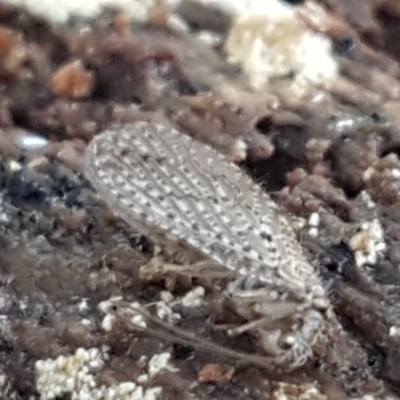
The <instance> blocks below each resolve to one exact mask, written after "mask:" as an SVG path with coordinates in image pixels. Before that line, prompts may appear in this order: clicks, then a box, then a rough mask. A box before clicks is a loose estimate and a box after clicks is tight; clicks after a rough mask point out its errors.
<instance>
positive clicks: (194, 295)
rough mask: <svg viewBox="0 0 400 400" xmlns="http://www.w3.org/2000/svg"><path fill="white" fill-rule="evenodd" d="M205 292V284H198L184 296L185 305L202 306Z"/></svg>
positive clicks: (188, 306) (183, 302)
mask: <svg viewBox="0 0 400 400" xmlns="http://www.w3.org/2000/svg"><path fill="white" fill-rule="evenodd" d="M205 293H206V290H205V289H204V287H203V286H198V287H196V288H194V289H193V290H191V291H190V292H189V293H187V294H186V295H185V296H184V297H183V298H182V305H183V307H187V308H195V307H201V306H202V305H203V304H204V296H205Z"/></svg>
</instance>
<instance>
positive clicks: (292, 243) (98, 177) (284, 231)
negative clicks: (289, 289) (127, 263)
mask: <svg viewBox="0 0 400 400" xmlns="http://www.w3.org/2000/svg"><path fill="white" fill-rule="evenodd" d="M85 172H86V175H87V177H88V178H89V180H90V181H91V182H92V183H93V185H94V186H95V188H96V189H97V190H98V192H99V193H100V194H101V196H102V197H103V198H104V200H105V201H106V203H107V204H108V205H109V206H110V207H111V208H112V210H113V211H114V212H115V213H116V214H117V215H119V216H120V217H121V218H122V219H124V220H125V221H126V222H127V223H129V224H131V225H133V226H136V228H139V229H142V230H143V231H144V232H143V233H147V232H151V231H150V230H149V229H157V230H160V231H162V232H165V233H167V234H169V235H171V236H174V237H176V238H179V239H182V240H184V241H186V242H187V243H189V244H190V245H191V246H193V247H195V248H196V249H198V250H200V251H202V252H203V253H204V254H205V255H206V256H208V257H209V258H210V259H212V260H213V261H216V262H218V263H221V264H223V265H224V266H225V267H227V268H230V269H232V270H235V271H237V272H238V273H239V274H240V275H242V276H246V282H247V284H246V285H245V286H246V287H245V288H247V289H249V288H251V287H253V286H258V287H259V286H260V285H261V286H262V285H268V284H277V285H280V284H284V283H285V282H287V281H288V280H289V281H290V282H292V283H293V284H294V285H299V286H302V287H304V285H305V282H306V281H307V280H308V279H309V278H311V279H312V277H313V276H314V272H313V269H312V267H311V266H310V264H309V263H308V262H307V260H306V259H305V258H304V255H303V253H302V250H301V248H300V247H299V245H298V243H297V242H296V240H295V236H294V233H293V232H292V230H291V229H290V227H289V226H288V224H287V223H286V221H285V219H284V218H283V221H281V219H282V217H281V216H279V212H278V210H277V208H276V205H275V203H274V202H273V201H272V200H271V199H270V197H269V196H268V195H267V194H266V193H264V192H263V191H262V189H261V188H260V187H259V186H257V185H256V184H254V182H253V181H252V180H251V178H250V177H248V176H247V175H246V174H245V173H244V172H243V171H242V170H241V169H240V168H239V167H237V166H236V165H234V164H233V163H231V162H229V161H228V160H227V159H226V158H225V157H224V156H223V155H221V154H219V153H218V152H217V151H215V150H214V149H213V148H211V147H210V146H208V145H206V144H203V143H200V142H198V141H196V140H194V139H192V138H191V137H189V136H187V135H185V134H183V133H181V132H179V131H177V130H175V129H171V128H169V127H166V126H163V125H160V124H155V123H149V122H137V123H132V124H128V125H123V126H120V127H117V128H115V129H110V130H107V131H105V132H103V133H102V134H100V135H98V136H97V137H95V138H94V139H93V141H92V142H91V144H90V145H89V147H88V150H87V155H86V164H85Z"/></svg>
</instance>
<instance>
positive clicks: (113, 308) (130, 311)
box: [98, 296, 147, 332]
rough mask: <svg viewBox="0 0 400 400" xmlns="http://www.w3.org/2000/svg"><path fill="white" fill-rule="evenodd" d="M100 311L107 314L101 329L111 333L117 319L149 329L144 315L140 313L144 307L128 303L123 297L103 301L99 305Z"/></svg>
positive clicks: (135, 303)
mask: <svg viewBox="0 0 400 400" xmlns="http://www.w3.org/2000/svg"><path fill="white" fill-rule="evenodd" d="M98 309H99V311H101V312H102V313H103V314H105V316H104V318H103V321H102V323H101V327H102V328H103V329H104V330H105V331H107V332H110V331H111V330H112V329H113V326H114V323H115V321H116V319H117V318H123V319H124V320H125V321H127V322H128V321H129V322H131V323H132V324H133V325H135V326H136V327H140V328H143V329H145V328H146V327H147V324H146V321H145V319H144V317H143V315H142V314H141V313H140V312H139V310H141V309H142V306H141V305H140V304H139V303H137V302H133V303H126V302H124V300H123V298H122V297H121V296H118V297H112V298H110V299H109V300H105V301H102V302H101V303H100V304H99V305H98Z"/></svg>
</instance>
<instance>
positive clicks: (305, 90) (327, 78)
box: [225, 0, 339, 98]
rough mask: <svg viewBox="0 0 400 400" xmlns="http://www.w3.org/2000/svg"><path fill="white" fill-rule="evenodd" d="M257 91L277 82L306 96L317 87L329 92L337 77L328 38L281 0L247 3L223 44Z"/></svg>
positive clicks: (336, 69) (336, 65) (335, 63)
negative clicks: (306, 24)
mask: <svg viewBox="0 0 400 400" xmlns="http://www.w3.org/2000/svg"><path fill="white" fill-rule="evenodd" d="M225 51H226V53H227V55H228V60H229V61H231V62H232V63H235V64H238V65H239V66H240V67H241V68H242V71H243V72H244V74H245V75H246V76H247V78H248V81H249V83H250V85H251V87H252V88H253V90H255V91H265V89H266V86H267V85H268V84H270V83H272V82H275V81H282V80H285V81H287V82H288V83H289V86H288V87H289V88H290V93H291V95H294V96H296V97H297V98H302V97H304V96H306V95H307V94H309V93H310V92H311V91H312V89H313V88H315V87H323V88H328V89H329V88H331V87H332V85H333V84H334V82H335V80H336V78H337V76H338V70H339V69H338V63H337V61H336V60H335V59H334V57H333V53H332V46H331V42H330V40H329V39H328V38H327V37H325V36H323V35H321V34H318V33H315V32H312V31H311V30H309V29H308V28H307V27H306V26H305V25H304V24H303V22H302V21H301V20H300V18H299V16H298V14H297V12H296V9H295V8H294V7H291V6H288V5H286V4H284V3H283V2H281V1H279V0H270V1H269V2H268V6H267V7H266V6H265V2H262V1H258V0H253V1H247V2H246V4H245V8H243V9H242V11H241V12H237V14H236V16H235V17H234V23H233V24H232V28H231V31H230V34H229V37H228V39H227V42H226V44H225Z"/></svg>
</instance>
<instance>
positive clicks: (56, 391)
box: [35, 348, 165, 400]
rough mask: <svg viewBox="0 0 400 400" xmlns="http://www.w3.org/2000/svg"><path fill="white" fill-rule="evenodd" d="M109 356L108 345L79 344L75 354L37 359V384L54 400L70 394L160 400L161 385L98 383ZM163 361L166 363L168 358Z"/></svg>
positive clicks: (97, 399)
mask: <svg viewBox="0 0 400 400" xmlns="http://www.w3.org/2000/svg"><path fill="white" fill-rule="evenodd" d="M107 358H108V354H107V350H106V349H105V348H103V349H102V350H99V349H97V348H92V349H88V350H85V349H83V348H79V349H78V350H77V351H76V353H75V354H74V355H72V356H59V357H58V358H56V359H55V360H52V359H48V360H39V361H37V362H36V364H35V385H36V390H37V391H38V392H39V394H40V399H41V400H51V399H56V398H59V397H61V396H64V395H70V396H71V399H72V400H143V399H146V400H157V399H160V398H161V395H162V388H160V387H151V388H146V389H145V388H143V387H142V386H140V385H138V384H137V383H135V382H120V383H118V384H113V385H110V386H105V385H101V386H99V385H98V384H97V382H96V377H97V374H98V373H99V372H100V371H101V369H102V368H103V367H104V364H105V362H106V360H107ZM164 358H165V357H164ZM162 364H163V365H164V364H165V362H164V363H162ZM153 369H154V368H153ZM159 370H160V368H159V369H158V371H159Z"/></svg>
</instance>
